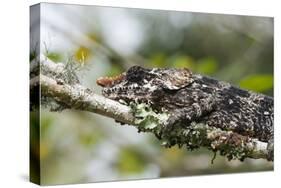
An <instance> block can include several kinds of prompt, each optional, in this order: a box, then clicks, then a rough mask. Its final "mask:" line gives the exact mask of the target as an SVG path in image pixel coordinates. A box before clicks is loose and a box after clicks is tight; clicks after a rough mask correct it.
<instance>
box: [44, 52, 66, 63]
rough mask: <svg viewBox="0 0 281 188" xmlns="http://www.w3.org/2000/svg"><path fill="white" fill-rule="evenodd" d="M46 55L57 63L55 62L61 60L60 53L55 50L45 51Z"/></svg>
mask: <svg viewBox="0 0 281 188" xmlns="http://www.w3.org/2000/svg"><path fill="white" fill-rule="evenodd" d="M46 56H47V57H48V58H49V59H50V60H52V61H54V62H56V63H57V62H61V61H62V60H63V58H62V56H61V54H59V53H56V52H47V53H46Z"/></svg>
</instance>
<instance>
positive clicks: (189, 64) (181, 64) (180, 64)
mask: <svg viewBox="0 0 281 188" xmlns="http://www.w3.org/2000/svg"><path fill="white" fill-rule="evenodd" d="M194 66H195V65H194V60H193V59H192V58H191V57H189V56H177V57H176V58H174V61H173V67H175V68H190V69H193V68H194Z"/></svg>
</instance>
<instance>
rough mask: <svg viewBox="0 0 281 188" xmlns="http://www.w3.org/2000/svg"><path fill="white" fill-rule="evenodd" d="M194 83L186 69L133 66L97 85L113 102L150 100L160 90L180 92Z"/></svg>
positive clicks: (101, 80) (100, 79)
mask: <svg viewBox="0 0 281 188" xmlns="http://www.w3.org/2000/svg"><path fill="white" fill-rule="evenodd" d="M191 82H192V74H191V72H190V71H189V70H188V69H186V68H183V69H173V68H172V69H163V68H162V69H160V68H153V69H147V68H142V67H140V66H133V67H131V68H130V69H129V70H128V71H127V72H124V73H122V74H120V75H118V76H115V77H102V78H99V79H98V80H97V84H98V85H100V86H102V87H103V90H102V94H103V95H104V96H105V97H107V98H110V99H113V100H120V99H122V100H124V101H126V102H130V101H144V102H147V101H148V100H150V99H151V98H152V97H153V95H155V94H157V92H158V91H160V90H179V89H181V88H183V87H186V86H187V85H188V84H190V83H191Z"/></svg>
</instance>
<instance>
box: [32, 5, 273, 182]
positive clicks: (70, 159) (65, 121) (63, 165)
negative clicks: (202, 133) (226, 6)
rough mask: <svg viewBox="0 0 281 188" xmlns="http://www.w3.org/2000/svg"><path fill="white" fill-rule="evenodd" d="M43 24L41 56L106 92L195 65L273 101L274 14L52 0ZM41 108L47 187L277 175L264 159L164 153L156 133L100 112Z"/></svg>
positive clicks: (175, 150) (198, 152) (43, 11)
mask: <svg viewBox="0 0 281 188" xmlns="http://www.w3.org/2000/svg"><path fill="white" fill-rule="evenodd" d="M39 19H40V18H39V17H38V18H33V19H32V20H31V26H33V24H34V25H35V24H39V23H40V26H41V31H40V32H41V43H40V47H41V53H44V54H45V55H46V56H48V57H49V58H50V59H52V60H53V61H54V62H67V61H70V60H71V61H73V62H75V63H77V64H79V65H81V67H82V68H81V71H79V76H80V80H81V82H82V84H83V85H85V86H86V87H89V88H92V89H93V90H94V91H95V92H96V93H100V91H101V90H100V89H101V88H99V87H97V85H96V79H97V78H98V77H100V76H105V75H116V74H118V73H121V72H123V71H125V70H126V69H127V68H129V67H130V66H132V65H135V64H138V65H141V66H145V67H187V68H190V69H191V70H192V71H193V72H195V73H200V74H204V75H208V76H211V77H215V78H217V79H220V80H224V81H227V82H230V83H232V84H234V85H236V86H240V87H241V88H244V89H249V90H253V91H256V92H260V93H264V94H267V95H270V96H272V95H273V18H266V17H249V16H234V15H217V14H202V13H186V12H176V11H160V10H142V9H125V8H110V7H95V6H78V5H62V4H44V3H43V4H41V20H40V22H39ZM34 32H36V30H35V31H34ZM30 57H31V59H32V58H33V56H32V54H31V56H30ZM41 110H42V111H41V120H40V121H41V124H40V144H41V145H40V150H39V151H37V150H35V151H31V154H32V155H34V156H36V157H37V158H38V159H40V161H41V183H42V184H64V183H83V182H94V181H114V180H128V179H144V178H158V177H172V176H173V177H174V176H187V175H203V174H214V173H234V172H252V171H264V170H272V169H273V163H271V162H267V161H266V160H262V159H260V160H253V159H246V160H245V161H244V162H240V161H237V160H233V161H230V162H229V161H227V159H225V158H223V157H220V156H217V157H216V159H215V161H214V164H211V160H212V158H213V153H212V152H210V151H207V150H206V149H199V150H196V151H192V152H191V151H186V150H185V149H184V147H183V148H182V149H179V148H177V147H173V148H169V149H167V148H163V147H162V146H161V145H160V142H159V141H158V140H157V139H156V138H155V137H154V136H153V135H152V134H147V133H146V134H145V133H137V130H136V129H135V128H134V127H130V126H127V125H124V126H121V125H120V124H117V123H115V122H114V120H112V119H109V118H106V117H102V116H100V115H96V114H93V113H88V112H80V111H74V110H65V111H62V112H49V111H48V110H46V109H44V108H43V109H41ZM32 122H36V118H35V117H33V116H31V123H32ZM31 126H32V125H31ZM31 129H36V128H35V126H34V127H31Z"/></svg>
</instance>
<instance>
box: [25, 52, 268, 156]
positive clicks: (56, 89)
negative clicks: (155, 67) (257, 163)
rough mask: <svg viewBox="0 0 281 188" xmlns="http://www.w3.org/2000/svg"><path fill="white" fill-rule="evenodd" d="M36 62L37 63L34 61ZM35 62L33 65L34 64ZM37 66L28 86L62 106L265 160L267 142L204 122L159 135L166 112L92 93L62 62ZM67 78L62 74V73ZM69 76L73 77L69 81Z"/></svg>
mask: <svg viewBox="0 0 281 188" xmlns="http://www.w3.org/2000/svg"><path fill="white" fill-rule="evenodd" d="M38 62H39V63H38ZM35 65H37V66H35ZM38 66H40V70H41V71H40V72H41V74H40V75H37V76H34V77H33V78H31V80H30V88H31V92H32V88H34V87H35V86H38V85H40V91H41V97H42V98H49V99H52V100H54V101H56V102H57V103H58V104H59V105H61V106H63V108H64V109H65V108H68V109H76V110H81V111H88V112H92V113H97V114H100V115H103V116H106V117H109V118H112V119H114V120H116V121H118V122H122V123H125V124H128V125H132V126H135V127H136V128H137V129H138V130H139V131H143V132H151V133H154V135H155V136H157V137H158V138H159V139H160V140H161V141H162V144H163V145H164V146H166V147H171V146H174V145H179V146H182V145H185V146H186V147H187V149H191V150H192V149H194V148H199V147H207V148H208V149H210V150H212V151H215V152H217V151H218V152H220V154H222V155H225V156H227V157H228V159H240V160H244V158H254V159H259V158H263V159H268V158H269V151H268V147H267V146H268V143H265V142H261V141H259V140H257V139H255V138H250V137H248V136H242V135H239V134H237V133H234V132H232V131H224V130H221V129H218V128H214V127H209V126H207V125H204V124H192V125H191V126H190V127H188V128H184V127H176V128H175V130H174V131H171V133H169V135H165V136H159V133H161V128H162V124H163V123H164V122H165V120H167V114H156V113H155V112H153V111H152V110H151V109H149V110H147V106H145V105H143V104H134V105H124V104H121V103H119V102H117V101H113V100H110V99H107V98H105V97H103V96H101V95H98V94H96V93H94V91H92V90H91V89H89V88H86V87H84V86H83V85H81V84H80V82H79V80H78V78H77V76H76V74H75V72H71V71H73V70H67V67H66V65H65V64H63V63H54V62H52V61H51V60H49V59H47V58H46V57H44V56H40V59H38V58H37V59H35V60H34V61H33V62H31V66H30V67H31V70H30V71H31V73H32V72H34V71H33V70H34V69H38ZM66 73H67V74H69V75H70V77H64V75H65V74H66ZM69 78H75V79H72V80H69Z"/></svg>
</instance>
